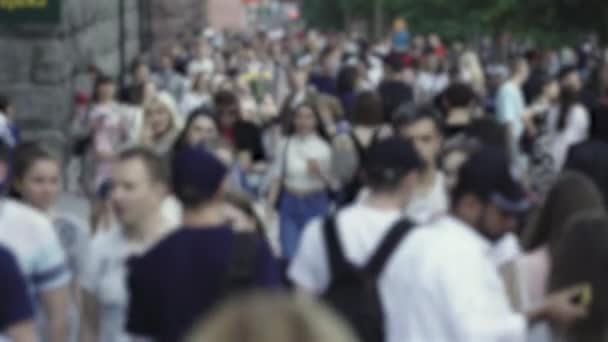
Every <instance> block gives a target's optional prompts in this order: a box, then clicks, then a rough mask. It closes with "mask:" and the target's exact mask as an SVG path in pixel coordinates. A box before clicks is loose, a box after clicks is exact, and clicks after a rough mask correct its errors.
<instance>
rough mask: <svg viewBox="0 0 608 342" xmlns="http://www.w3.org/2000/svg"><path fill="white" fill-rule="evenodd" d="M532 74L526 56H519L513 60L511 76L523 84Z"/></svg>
mask: <svg viewBox="0 0 608 342" xmlns="http://www.w3.org/2000/svg"><path fill="white" fill-rule="evenodd" d="M529 76H530V67H529V66H528V61H527V60H526V59H525V58H524V57H517V58H515V59H513V60H512V61H511V78H512V79H513V80H515V81H516V82H518V83H520V84H523V83H524V82H526V81H527V80H528V77H529Z"/></svg>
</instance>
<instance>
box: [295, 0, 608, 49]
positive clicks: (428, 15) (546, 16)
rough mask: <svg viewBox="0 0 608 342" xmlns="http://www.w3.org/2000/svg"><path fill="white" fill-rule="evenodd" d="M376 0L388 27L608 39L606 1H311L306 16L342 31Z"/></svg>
mask: <svg viewBox="0 0 608 342" xmlns="http://www.w3.org/2000/svg"><path fill="white" fill-rule="evenodd" d="M376 1H382V4H383V8H384V12H385V16H384V17H385V18H386V19H387V20H386V23H385V24H386V25H389V24H390V22H391V20H392V19H393V18H395V17H397V16H403V17H405V18H407V19H408V21H409V22H410V26H411V27H412V28H413V29H414V30H415V31H416V32H422V33H428V32H438V33H440V34H442V35H443V36H445V37H447V38H452V39H455V38H460V39H462V38H472V37H475V36H478V35H481V34H484V35H485V34H495V33H499V32H505V31H510V32H513V33H514V34H516V35H519V36H525V37H527V38H531V39H533V40H535V41H537V42H538V43H539V44H542V45H558V44H561V43H566V42H569V41H571V40H573V39H575V38H576V37H579V36H580V35H581V34H586V33H590V32H596V33H598V34H600V36H601V37H602V38H603V40H604V41H606V40H608V3H607V2H606V0H305V1H303V8H304V15H305V18H306V19H307V20H308V22H309V23H310V24H312V25H314V26H317V27H321V28H324V29H342V28H344V27H345V26H346V25H347V23H348V22H349V21H350V20H353V19H363V20H367V21H372V20H373V12H374V6H375V2H376Z"/></svg>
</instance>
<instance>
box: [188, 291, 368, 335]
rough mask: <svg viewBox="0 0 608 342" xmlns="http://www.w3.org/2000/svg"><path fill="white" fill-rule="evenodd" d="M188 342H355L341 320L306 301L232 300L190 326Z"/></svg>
mask: <svg viewBox="0 0 608 342" xmlns="http://www.w3.org/2000/svg"><path fill="white" fill-rule="evenodd" d="M186 341H188V342H357V341H358V339H357V338H356V337H355V335H354V334H353V332H352V331H351V330H350V329H349V327H348V326H347V325H346V323H345V322H344V321H342V320H341V319H340V318H338V317H337V316H336V315H335V314H333V313H332V312H330V311H329V310H328V309H326V308H325V307H324V306H322V305H320V304H318V303H316V302H314V301H312V299H308V298H296V297H291V296H287V295H250V296H246V297H240V298H234V299H233V300H231V301H230V302H228V303H227V304H226V305H225V306H223V307H221V308H220V309H219V310H218V311H217V312H215V313H214V314H212V315H211V316H209V319H208V320H207V321H205V322H201V323H199V324H197V325H195V327H194V331H193V333H192V335H191V336H190V338H188V339H187V340H186Z"/></svg>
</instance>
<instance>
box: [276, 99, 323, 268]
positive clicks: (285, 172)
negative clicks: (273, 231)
mask: <svg viewBox="0 0 608 342" xmlns="http://www.w3.org/2000/svg"><path fill="white" fill-rule="evenodd" d="M284 132H285V139H284V141H283V142H282V143H281V144H280V145H279V151H280V153H281V154H280V155H279V156H278V157H277V158H276V162H275V166H274V170H275V171H274V173H273V178H274V181H273V185H272V186H271V190H270V193H269V202H268V204H269V205H270V206H274V205H276V207H277V208H278V211H279V219H280V230H281V232H280V240H281V247H282V251H283V256H284V257H285V258H287V259H291V258H292V257H293V255H294V253H295V251H296V248H297V246H298V241H299V239H300V234H301V233H302V230H303V229H304V226H305V225H306V224H307V223H308V221H310V219H312V218H314V217H317V216H322V215H324V214H325V213H326V212H327V210H328V208H329V205H330V200H329V196H328V190H329V189H330V188H331V183H332V176H331V174H330V163H331V147H330V144H329V142H328V141H327V134H326V133H325V129H324V127H323V124H322V122H321V117H320V115H319V113H318V111H317V110H316V107H315V106H314V105H312V104H308V103H303V104H301V105H299V106H297V107H296V108H295V109H294V110H293V112H292V113H290V115H288V117H287V119H286V121H285V127H284Z"/></svg>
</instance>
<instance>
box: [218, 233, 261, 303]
mask: <svg viewBox="0 0 608 342" xmlns="http://www.w3.org/2000/svg"><path fill="white" fill-rule="evenodd" d="M258 240H259V236H258V234H257V233H235V234H234V242H233V245H232V252H231V256H230V260H229V262H228V269H227V270H226V273H225V274H224V279H223V282H222V290H221V291H222V294H223V295H228V294H231V293H233V292H236V291H240V290H244V289H246V288H248V287H250V286H251V285H252V283H253V281H254V278H255V273H256V262H257V252H258Z"/></svg>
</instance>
